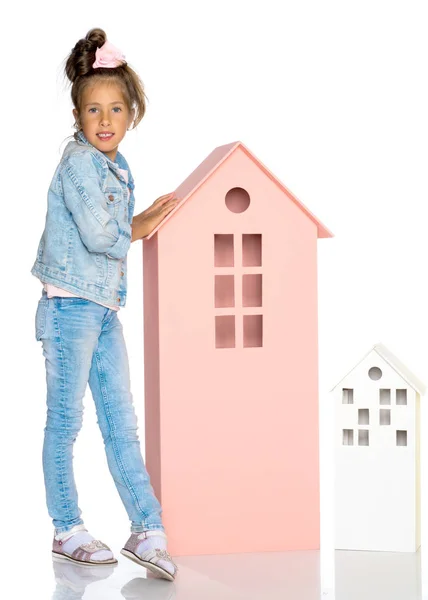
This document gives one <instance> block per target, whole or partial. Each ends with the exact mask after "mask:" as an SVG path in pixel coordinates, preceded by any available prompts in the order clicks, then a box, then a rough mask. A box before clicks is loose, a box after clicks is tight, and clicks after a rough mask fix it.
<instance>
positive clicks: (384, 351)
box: [330, 343, 425, 396]
mask: <svg viewBox="0 0 428 600" xmlns="http://www.w3.org/2000/svg"><path fill="white" fill-rule="evenodd" d="M373 350H374V351H375V352H377V353H378V354H379V356H380V357H381V358H383V359H384V360H385V361H386V362H387V363H388V364H389V365H390V366H391V367H392V368H393V369H394V371H396V372H397V373H398V374H399V375H400V377H402V379H404V380H405V381H406V382H407V383H408V384H409V385H410V387H412V388H413V389H414V390H415V391H416V392H419V394H420V395H421V396H423V395H424V394H425V385H424V384H423V383H422V381H421V380H420V379H418V378H417V377H416V375H414V374H413V373H412V372H411V371H410V370H409V369H408V368H407V367H406V366H405V365H404V364H403V363H402V362H401V360H399V359H398V358H397V357H396V356H395V354H393V353H392V352H391V350H388V348H387V347H386V346H384V345H383V344H381V343H379V344H375V345H374V346H373V348H371V349H370V350H369V352H367V354H365V355H364V356H363V358H362V359H361V360H360V361H359V362H358V363H357V364H356V365H355V367H353V368H352V369H351V370H350V371H348V373H347V374H346V375H345V377H347V376H348V375H349V373H351V372H352V371H353V370H354V369H356V368H357V366H358V365H359V364H360V363H361V362H362V361H363V360H364V359H365V358H366V356H368V355H369V354H370V353H371V352H373ZM345 377H342V379H341V380H340V381H339V382H338V383H337V384H336V385H335V386H334V387H333V388H332V389H331V390H330V392H332V391H333V390H334V389H335V388H336V387H337V386H338V385H339V384H340V383H342V381H343V380H344V379H345Z"/></svg>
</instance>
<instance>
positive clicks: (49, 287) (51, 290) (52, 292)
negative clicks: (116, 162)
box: [42, 169, 130, 310]
mask: <svg viewBox="0 0 428 600" xmlns="http://www.w3.org/2000/svg"><path fill="white" fill-rule="evenodd" d="M119 171H120V172H121V173H122V175H123V177H124V178H125V181H126V183H128V171H127V170H126V169H119ZM129 195H130V191H129V188H128V198H129ZM42 283H43V287H44V289H45V290H46V293H47V295H48V298H53V297H54V296H60V297H61V298H82V296H78V295H76V294H72V293H71V292H69V291H68V290H63V289H62V288H59V287H56V285H53V284H52V283H47V282H42ZM97 304H101V306H105V307H106V308H111V309H112V310H119V307H118V306H109V305H108V304H103V303H102V302H97Z"/></svg>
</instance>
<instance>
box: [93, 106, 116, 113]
mask: <svg viewBox="0 0 428 600" xmlns="http://www.w3.org/2000/svg"><path fill="white" fill-rule="evenodd" d="M116 109H117V110H118V111H120V112H121V111H122V109H121V108H120V106H114V107H113V110H116ZM93 110H97V108H96V107H95V106H93V107H92V108H90V109H89V111H88V112H92V111H93Z"/></svg>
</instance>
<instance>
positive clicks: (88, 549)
mask: <svg viewBox="0 0 428 600" xmlns="http://www.w3.org/2000/svg"><path fill="white" fill-rule="evenodd" d="M99 550H109V551H110V552H111V549H110V548H109V547H108V546H107V544H104V542H101V541H100V540H92V541H91V542H88V543H86V544H80V546H78V547H77V548H76V549H75V550H74V552H72V554H71V556H72V558H75V559H76V560H88V559H90V557H91V556H92V554H94V553H95V552H98V551H99ZM99 562H102V561H99Z"/></svg>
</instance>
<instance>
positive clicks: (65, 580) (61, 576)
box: [52, 558, 117, 600]
mask: <svg viewBox="0 0 428 600" xmlns="http://www.w3.org/2000/svg"><path fill="white" fill-rule="evenodd" d="M52 566H53V571H54V578H55V584H56V587H55V591H54V593H53V596H52V600H64V598H67V600H81V599H82V598H83V594H85V592H86V588H87V587H88V586H89V585H90V584H91V583H95V582H96V581H101V580H103V579H107V577H110V576H111V575H113V573H114V570H115V568H117V565H103V566H102V567H91V566H88V565H77V564H75V563H72V562H70V561H67V562H66V561H63V560H58V559H56V558H53V559H52Z"/></svg>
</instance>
